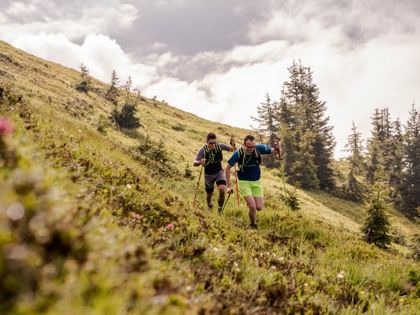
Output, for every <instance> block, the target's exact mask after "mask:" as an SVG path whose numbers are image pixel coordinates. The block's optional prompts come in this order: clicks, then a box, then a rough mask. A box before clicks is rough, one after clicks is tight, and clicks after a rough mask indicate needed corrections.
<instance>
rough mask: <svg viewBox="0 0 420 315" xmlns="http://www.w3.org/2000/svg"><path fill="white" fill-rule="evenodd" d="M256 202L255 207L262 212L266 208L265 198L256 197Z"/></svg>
mask: <svg viewBox="0 0 420 315" xmlns="http://www.w3.org/2000/svg"><path fill="white" fill-rule="evenodd" d="M254 200H255V207H256V208H257V210H258V211H260V210H261V209H262V208H263V206H264V198H263V197H254Z"/></svg>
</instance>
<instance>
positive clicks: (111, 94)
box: [106, 70, 120, 110]
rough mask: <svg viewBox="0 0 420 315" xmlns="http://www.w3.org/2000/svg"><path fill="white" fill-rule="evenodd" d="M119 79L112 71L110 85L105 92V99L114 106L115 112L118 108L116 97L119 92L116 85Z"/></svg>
mask: <svg viewBox="0 0 420 315" xmlns="http://www.w3.org/2000/svg"><path fill="white" fill-rule="evenodd" d="M119 80H120V79H119V78H118V76H117V73H116V72H115V70H112V76H111V85H110V86H109V89H108V91H107V92H106V99H107V100H108V101H110V102H111V103H112V104H114V106H115V108H114V109H115V110H116V109H117V106H118V96H119V90H118V84H119Z"/></svg>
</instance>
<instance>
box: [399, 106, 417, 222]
mask: <svg viewBox="0 0 420 315" xmlns="http://www.w3.org/2000/svg"><path fill="white" fill-rule="evenodd" d="M409 114H410V116H409V119H408V121H407V125H406V127H405V133H404V140H405V145H404V157H405V165H404V166H405V168H404V176H403V183H402V187H401V188H402V189H401V195H402V196H401V197H402V206H403V210H404V211H405V212H406V214H408V215H409V216H411V217H416V216H418V215H419V213H418V209H419V207H420V114H419V113H418V112H417V110H416V109H415V107H414V105H413V106H412V108H411V111H410V113H409Z"/></svg>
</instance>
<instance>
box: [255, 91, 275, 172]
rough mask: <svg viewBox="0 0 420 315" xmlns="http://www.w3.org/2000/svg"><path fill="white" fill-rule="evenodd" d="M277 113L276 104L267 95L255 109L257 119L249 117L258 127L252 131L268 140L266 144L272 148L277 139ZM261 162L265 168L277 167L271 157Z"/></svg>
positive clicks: (268, 156)
mask: <svg viewBox="0 0 420 315" xmlns="http://www.w3.org/2000/svg"><path fill="white" fill-rule="evenodd" d="M277 112H278V110H277V104H276V103H275V102H273V101H272V100H271V99H270V95H269V94H268V93H267V94H266V96H265V102H262V103H260V106H258V107H257V113H258V117H251V119H252V120H254V121H255V122H257V123H258V127H257V128H254V129H256V130H257V131H258V132H259V133H260V134H262V135H264V136H265V137H267V138H268V143H267V144H269V145H270V146H274V143H275V141H277V140H278V139H279V137H278V135H277V132H278V121H277V117H278V115H277ZM263 161H264V164H265V165H266V166H267V167H271V168H273V167H277V162H276V161H275V158H274V156H272V155H267V156H263Z"/></svg>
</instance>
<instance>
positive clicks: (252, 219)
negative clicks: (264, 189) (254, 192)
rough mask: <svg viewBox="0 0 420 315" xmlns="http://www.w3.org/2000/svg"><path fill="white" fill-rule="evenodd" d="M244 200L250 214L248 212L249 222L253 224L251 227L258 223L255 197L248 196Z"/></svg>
mask: <svg viewBox="0 0 420 315" xmlns="http://www.w3.org/2000/svg"><path fill="white" fill-rule="evenodd" d="M244 199H245V201H246V203H247V205H248V209H249V212H248V215H249V220H250V222H251V225H254V224H256V223H257V206H256V205H255V200H254V197H252V196H246V197H244Z"/></svg>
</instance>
